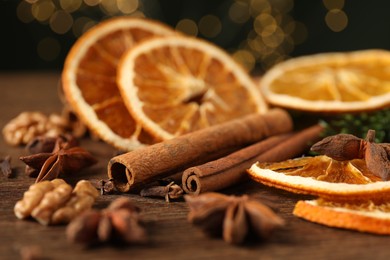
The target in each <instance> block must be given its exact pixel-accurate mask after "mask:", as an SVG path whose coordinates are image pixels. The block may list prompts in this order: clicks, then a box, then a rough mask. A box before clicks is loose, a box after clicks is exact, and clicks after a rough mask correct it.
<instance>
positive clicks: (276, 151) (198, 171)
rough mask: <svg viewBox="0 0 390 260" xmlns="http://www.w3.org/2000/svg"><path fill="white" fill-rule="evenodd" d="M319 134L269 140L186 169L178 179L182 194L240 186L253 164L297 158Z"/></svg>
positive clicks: (316, 129) (315, 129) (318, 129)
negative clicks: (180, 180) (180, 179)
mask: <svg viewBox="0 0 390 260" xmlns="http://www.w3.org/2000/svg"><path fill="white" fill-rule="evenodd" d="M322 130H323V127H322V126H320V125H315V126H312V127H309V128H307V129H304V130H302V131H300V132H298V133H294V134H283V135H278V136H274V137H270V138H268V139H266V140H263V141H260V142H258V143H256V144H253V145H251V146H248V147H246V148H243V149H241V150H238V151H236V152H234V153H232V154H229V155H228V156H226V157H222V158H220V159H218V160H215V161H210V162H208V163H205V164H202V165H198V166H194V167H190V168H188V169H186V170H185V171H184V172H183V175H182V187H183V190H184V191H185V192H186V193H189V194H194V195H198V194H200V193H203V192H208V191H217V190H221V189H224V188H228V187H230V186H232V185H234V184H237V183H239V182H242V181H243V180H245V179H246V178H247V175H246V169H248V168H249V167H250V166H251V165H252V164H253V163H255V162H257V161H261V162H275V161H283V160H286V159H290V158H293V157H295V156H298V155H301V154H302V153H303V152H304V151H305V150H307V149H308V148H309V145H311V144H313V143H314V142H316V141H318V140H319V139H320V133H321V131H322Z"/></svg>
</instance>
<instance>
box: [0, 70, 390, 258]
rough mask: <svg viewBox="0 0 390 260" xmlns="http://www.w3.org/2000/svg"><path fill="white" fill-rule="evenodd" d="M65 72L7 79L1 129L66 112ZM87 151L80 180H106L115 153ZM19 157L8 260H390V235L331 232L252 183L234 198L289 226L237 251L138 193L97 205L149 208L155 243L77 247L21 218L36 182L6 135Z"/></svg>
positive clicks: (58, 231)
mask: <svg viewBox="0 0 390 260" xmlns="http://www.w3.org/2000/svg"><path fill="white" fill-rule="evenodd" d="M59 77H60V75H59V74H58V73H50V72H48V73H14V74H0V90H1V91H2V95H0V98H1V101H0V113H1V114H0V127H1V128H2V127H3V126H4V125H5V124H6V123H7V122H8V121H9V120H10V119H11V118H13V117H15V116H16V115H18V114H19V113H20V112H22V111H33V110H38V111H42V112H45V113H50V112H60V110H61V106H62V105H61V101H60V99H59V98H58V95H57V85H58V82H59ZM82 146H83V147H85V148H86V149H88V150H89V151H91V152H92V153H93V154H94V155H95V156H97V158H98V159H99V163H98V164H97V165H95V166H93V167H92V168H90V169H88V170H86V171H83V172H82V173H81V174H79V175H78V176H67V177H66V178H65V179H66V180H68V181H70V182H72V183H74V182H75V181H76V180H78V179H80V178H83V179H90V178H106V176H107V175H106V174H107V170H106V167H107V163H108V160H109V159H110V158H111V157H112V155H113V154H114V152H115V149H113V148H112V147H110V146H108V145H106V144H105V143H103V142H99V141H95V140H92V139H89V138H85V139H83V140H82ZM7 154H9V155H11V156H12V165H13V167H14V169H15V174H16V176H15V177H14V178H11V179H7V178H6V177H4V176H0V178H1V181H0V200H1V203H0V241H1V242H0V258H1V259H19V258H20V254H19V250H20V248H21V247H23V246H30V245H38V246H40V247H41V248H42V250H43V256H44V257H45V258H46V259H82V258H83V259H84V258H90V259H129V258H131V259H201V258H207V259H217V258H225V259H282V258H283V259H369V258H373V259H374V258H375V259H388V257H389V256H390V250H389V249H388V248H389V244H390V237H388V236H377V235H371V234H363V233H358V232H354V231H348V230H340V229H333V228H327V227H324V226H321V225H317V224H314V223H310V222H307V221H304V220H301V219H298V218H296V217H294V216H293V215H292V213H291V212H292V209H293V207H294V204H295V202H296V201H297V200H299V199H302V198H304V197H303V196H298V195H294V194H291V193H288V192H284V191H279V190H275V189H271V188H266V187H264V186H262V185H260V184H257V183H253V182H250V183H246V184H243V185H240V186H237V187H234V188H231V189H229V190H227V191H225V193H228V194H244V193H248V194H252V195H254V196H259V197H261V198H262V199H263V200H264V202H265V203H266V204H269V205H271V206H272V207H274V208H275V210H276V211H277V213H278V214H279V215H280V216H281V217H282V218H283V219H285V220H286V222H287V225H286V226H285V227H284V228H283V229H282V230H279V231H277V232H276V233H275V234H274V236H272V237H271V238H270V239H269V240H268V241H263V242H256V243H250V244H246V245H244V246H231V245H228V244H226V243H225V242H223V241H222V240H221V239H218V238H208V237H206V236H205V235H203V233H201V232H200V231H199V230H198V229H196V228H195V227H193V226H192V225H191V224H189V223H188V222H187V219H186V218H187V213H188V208H187V206H186V204H185V203H184V202H183V201H178V202H171V203H166V202H165V201H164V200H159V199H151V198H142V197H139V196H138V195H134V194H120V195H105V196H101V197H100V198H98V200H97V202H96V205H95V207H96V208H104V207H106V206H107V205H108V204H109V203H110V202H111V201H112V200H114V199H115V198H117V197H118V196H129V197H131V198H132V199H134V201H135V203H136V204H137V205H138V206H139V207H140V208H141V209H142V216H143V218H144V220H145V226H146V229H147V231H148V233H149V235H150V243H148V244H147V245H144V246H127V247H115V246H113V245H111V244H108V245H103V246H99V247H95V248H90V249H85V248H82V247H80V246H78V245H72V244H69V243H68V242H67V241H66V237H65V226H56V227H52V226H50V227H44V226H41V225H40V224H38V223H37V222H34V221H21V220H18V219H16V217H15V216H14V214H13V206H14V205H15V202H16V201H17V200H18V199H20V198H21V197H22V195H23V193H24V191H26V190H27V188H28V187H29V185H31V184H32V183H33V182H34V179H32V178H29V177H27V176H25V174H24V172H23V171H24V165H23V163H21V162H20V161H19V160H18V157H19V156H21V155H24V154H25V151H24V150H23V148H22V147H11V146H9V145H7V144H5V143H4V140H3V138H0V156H1V157H4V156H5V155H7Z"/></svg>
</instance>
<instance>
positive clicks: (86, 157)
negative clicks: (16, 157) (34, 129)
mask: <svg viewBox="0 0 390 260" xmlns="http://www.w3.org/2000/svg"><path fill="white" fill-rule="evenodd" d="M20 160H22V161H23V162H24V163H25V164H27V165H28V166H29V168H27V170H26V172H27V173H28V174H29V176H35V173H38V174H37V178H36V182H40V181H44V180H53V179H55V178H57V177H59V176H60V175H61V174H64V173H74V172H78V171H80V170H82V169H84V168H86V167H89V166H92V165H93V164H95V163H97V160H96V159H95V158H94V157H93V156H92V155H91V154H90V153H89V152H88V151H87V150H85V149H84V148H82V147H78V146H73V143H71V142H65V143H64V142H62V141H60V140H57V142H56V145H55V148H54V149H53V151H52V152H51V153H38V154H33V155H28V156H22V157H20ZM34 170H35V171H34Z"/></svg>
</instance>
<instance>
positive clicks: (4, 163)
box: [0, 155, 13, 178]
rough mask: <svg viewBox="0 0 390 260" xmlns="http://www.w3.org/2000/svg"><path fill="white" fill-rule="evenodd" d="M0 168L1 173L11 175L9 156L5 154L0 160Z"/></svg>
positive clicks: (8, 176) (9, 176)
mask: <svg viewBox="0 0 390 260" xmlns="http://www.w3.org/2000/svg"><path fill="white" fill-rule="evenodd" d="M0 168H1V172H2V173H3V175H4V176H5V177H7V178H11V177H12V176H13V172H12V167H11V156H9V155H7V156H6V157H5V158H4V159H1V161H0Z"/></svg>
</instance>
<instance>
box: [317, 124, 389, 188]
mask: <svg viewBox="0 0 390 260" xmlns="http://www.w3.org/2000/svg"><path fill="white" fill-rule="evenodd" d="M374 141H375V130H371V129H370V130H368V132H367V136H366V139H361V138H358V137H356V136H353V135H351V134H337V135H332V136H328V137H325V138H324V139H322V140H321V141H319V142H317V143H315V144H314V145H313V146H312V147H311V150H312V151H313V152H317V153H320V154H323V155H326V156H328V157H330V158H332V159H334V160H337V161H347V160H353V159H364V160H365V162H366V165H367V168H368V169H369V170H370V171H371V172H372V173H373V174H374V175H376V176H378V177H380V178H382V180H384V181H386V180H388V179H389V177H390V144H388V143H375V142H374Z"/></svg>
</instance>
